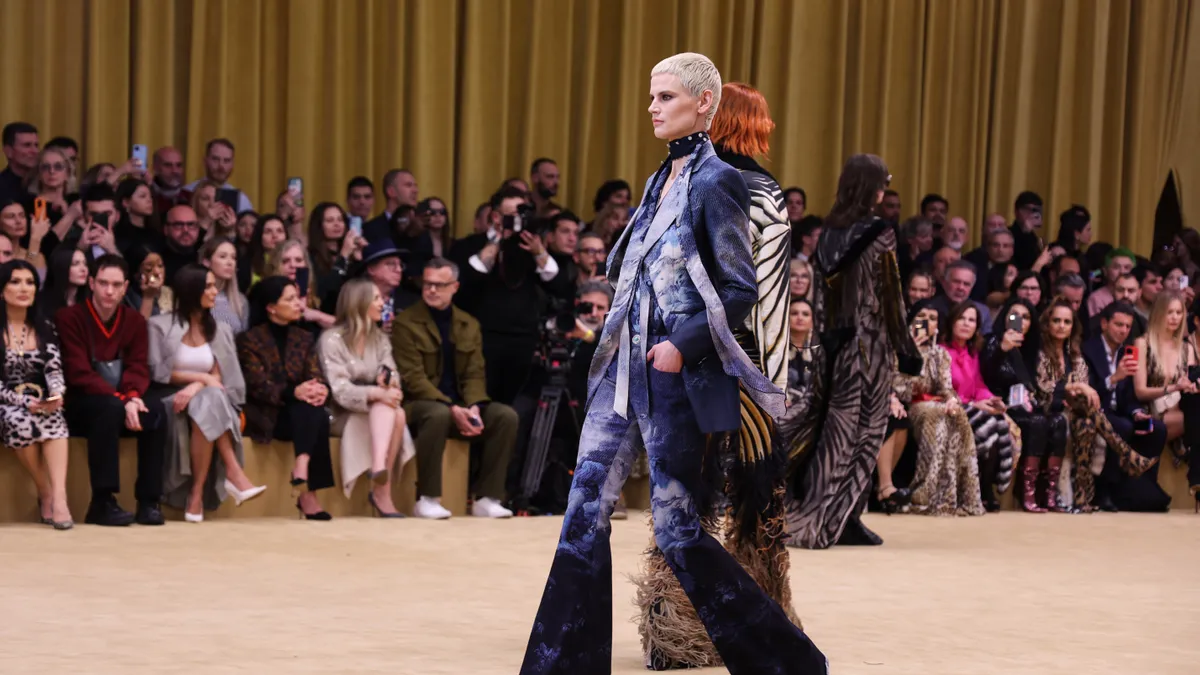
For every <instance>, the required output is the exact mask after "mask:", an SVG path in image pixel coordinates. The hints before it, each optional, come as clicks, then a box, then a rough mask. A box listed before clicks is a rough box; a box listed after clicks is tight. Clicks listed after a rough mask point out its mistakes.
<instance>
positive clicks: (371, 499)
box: [367, 492, 408, 518]
mask: <svg viewBox="0 0 1200 675" xmlns="http://www.w3.org/2000/svg"><path fill="white" fill-rule="evenodd" d="M367 502H368V503H370V504H371V506H373V507H374V508H375V515H377V516H379V517H380V518H407V517H408V516H406V515H404V514H403V513H400V512H399V511H393V512H391V513H388V512H386V511H384V510H383V509H381V508H379V504H376V503H375V493H374V492H368V493H367Z"/></svg>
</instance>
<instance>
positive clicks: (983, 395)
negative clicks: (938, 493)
mask: <svg viewBox="0 0 1200 675" xmlns="http://www.w3.org/2000/svg"><path fill="white" fill-rule="evenodd" d="M996 320H997V321H1003V320H1005V317H998V318H997V319H996ZM948 325H949V326H950V330H949V331H947V335H946V338H947V339H946V341H945V342H944V343H943V345H942V347H943V348H945V350H946V352H947V353H949V354H950V378H951V381H952V382H953V384H954V391H956V392H957V393H958V397H959V399H961V400H962V404H963V407H964V408H965V409H966V411H967V420H968V421H970V423H971V430H972V431H973V432H974V433H975V452H976V457H977V458H978V460H979V489H980V492H981V493H982V494H981V497H982V499H983V505H984V508H986V509H987V510H988V511H991V512H995V511H999V510H1000V502H999V500H998V499H997V498H996V494H997V491H998V492H1004V491H1005V490H1007V489H1008V486H1009V485H1010V484H1011V483H1012V475H1013V466H1015V465H1016V457H1015V455H1016V454H1017V453H1018V446H1019V444H1020V436H1018V435H1015V433H1014V431H1013V429H1015V426H1014V425H1013V424H1012V423H1011V421H1010V420H1009V419H1008V415H1007V414H1006V412H1005V411H1006V407H1005V405H1004V401H1003V399H1001V398H1000V397H999V396H996V395H994V394H992V392H991V391H990V390H988V388H987V385H986V384H984V382H983V375H982V374H981V373H980V371H979V348H980V346H982V340H981V338H980V336H979V309H978V308H977V307H976V306H975V305H974V304H973V303H972V302H970V301H967V302H963V303H960V304H958V305H957V306H955V307H953V308H952V309H951V310H950V320H949V322H948ZM993 487H994V488H996V489H995V490H993Z"/></svg>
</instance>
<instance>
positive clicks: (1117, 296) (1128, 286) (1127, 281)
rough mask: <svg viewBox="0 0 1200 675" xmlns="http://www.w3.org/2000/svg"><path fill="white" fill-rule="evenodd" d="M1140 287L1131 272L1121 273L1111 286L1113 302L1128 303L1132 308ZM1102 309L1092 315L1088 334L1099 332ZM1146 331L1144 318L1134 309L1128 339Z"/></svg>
mask: <svg viewBox="0 0 1200 675" xmlns="http://www.w3.org/2000/svg"><path fill="white" fill-rule="evenodd" d="M1139 293H1140V288H1139V284H1138V281H1137V279H1136V278H1135V277H1134V276H1133V275H1132V274H1122V275H1121V276H1120V277H1118V278H1117V281H1116V282H1115V283H1114V284H1113V286H1112V294H1113V302H1120V303H1123V304H1125V305H1128V307H1129V308H1130V309H1133V307H1134V305H1136V304H1137V301H1138V294H1139ZM1103 315H1104V312H1103V310H1102V311H1101V312H1100V313H1099V314H1097V315H1095V316H1093V317H1092V319H1091V322H1090V324H1089V327H1090V328H1091V330H1090V331H1088V334H1089V335H1092V336H1094V335H1096V334H1097V333H1099V332H1100V323H1101V322H1102V321H1103V318H1102V317H1103ZM1145 333H1146V319H1145V318H1143V317H1142V316H1141V315H1140V314H1138V313H1137V312H1136V311H1135V312H1134V313H1133V325H1132V326H1131V328H1130V333H1129V340H1130V341H1133V340H1136V339H1138V338H1140V337H1141V336H1142V335H1144V334H1145Z"/></svg>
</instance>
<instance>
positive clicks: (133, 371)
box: [55, 254, 167, 526]
mask: <svg viewBox="0 0 1200 675" xmlns="http://www.w3.org/2000/svg"><path fill="white" fill-rule="evenodd" d="M92 270H93V271H92V276H91V278H89V279H88V285H89V286H90V287H91V290H92V297H90V298H88V299H87V300H85V301H84V302H81V303H76V304H75V305H72V306H71V307H64V308H63V309H60V310H58V314H57V316H56V317H55V319H56V323H57V324H58V335H59V338H60V339H61V341H62V353H63V370H64V371H65V373H66V377H67V403H66V413H67V424H68V425H69V426H70V428H71V435H72V436H84V437H86V438H87V439H88V471H89V473H90V475H91V482H92V503H91V506H90V507H88V512H87V518H86V519H85V522H87V523H89V524H92V525H114V526H119V525H129V524H130V523H132V522H134V520H135V519H136V520H137V522H138V523H139V524H141V525H162V524H163V514H162V511H161V510H160V509H159V505H158V503H159V501H160V500H161V499H162V473H163V449H164V446H165V441H166V437H165V431H166V421H167V416H166V410H165V409H164V407H163V404H162V400H161V399H157V400H155V399H151V400H149V401H146V400H143V396H144V395H145V393H146V389H147V388H148V387H149V386H150V367H149V364H148V363H147V356H148V350H149V337H148V334H147V331H146V320H145V319H144V318H142V315H141V314H139V313H138V312H137V311H136V310H134V309H131V308H129V307H126V306H125V305H124V304H122V301H123V300H124V299H125V291H126V289H128V288H129V268H128V266H127V265H126V264H125V259H124V258H122V257H121V256H119V255H111V254H110V255H104V256H101V257H100V258H99V259H97V260H96V262H95V263H94V264H93V266H92ZM126 433H129V434H132V435H134V436H137V448H138V450H137V452H138V478H137V484H136V485H135V487H134V494H135V496H136V497H137V516H136V518H135V516H134V515H133V514H131V513H129V512H128V511H125V510H124V509H122V508H121V507H120V506H118V505H117V500H116V497H114V495H115V494H116V493H118V492H120V490H121V476H120V470H119V469H120V463H119V461H118V448H119V445H120V438H121V436H122V435H124V434H126Z"/></svg>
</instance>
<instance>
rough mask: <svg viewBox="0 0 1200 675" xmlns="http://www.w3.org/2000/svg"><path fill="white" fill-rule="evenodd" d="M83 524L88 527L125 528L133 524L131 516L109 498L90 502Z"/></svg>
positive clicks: (114, 500)
mask: <svg viewBox="0 0 1200 675" xmlns="http://www.w3.org/2000/svg"><path fill="white" fill-rule="evenodd" d="M83 522H85V523H87V524H88V525H104V526H107V527H125V526H126V525H131V524H133V514H132V513H130V512H128V511H126V510H125V509H123V508H121V507H120V506H118V505H117V500H116V499H114V498H113V497H112V496H109V497H107V498H103V499H100V500H95V499H94V500H92V504H91V506H89V507H88V510H87V516H86V517H85V518H84V519H83Z"/></svg>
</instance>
